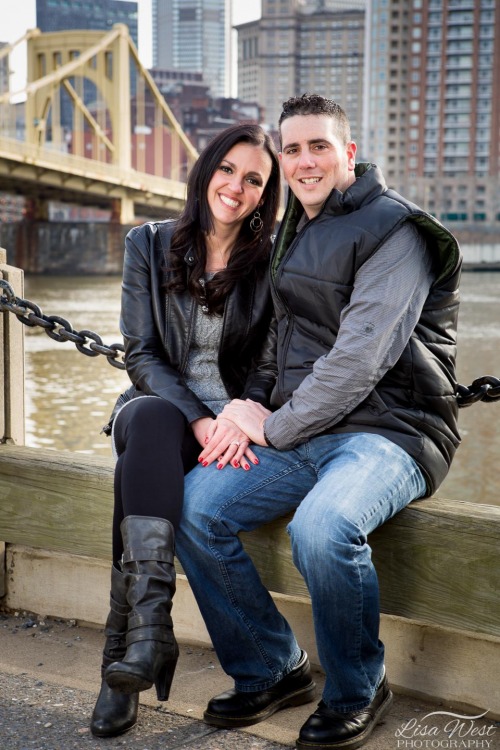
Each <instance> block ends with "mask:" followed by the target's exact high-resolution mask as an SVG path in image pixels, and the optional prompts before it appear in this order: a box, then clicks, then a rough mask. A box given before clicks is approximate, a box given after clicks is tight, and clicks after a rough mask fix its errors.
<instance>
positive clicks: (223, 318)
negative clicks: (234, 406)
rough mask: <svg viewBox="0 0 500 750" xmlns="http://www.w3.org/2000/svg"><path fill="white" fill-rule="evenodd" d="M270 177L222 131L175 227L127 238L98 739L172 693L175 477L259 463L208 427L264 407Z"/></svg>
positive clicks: (198, 169) (268, 146)
mask: <svg viewBox="0 0 500 750" xmlns="http://www.w3.org/2000/svg"><path fill="white" fill-rule="evenodd" d="M279 179H280V178H279V163H278V157H277V154H276V150H275V148H274V145H273V143H272V140H271V139H270V137H269V136H268V135H267V134H266V133H265V132H264V131H263V130H262V129H261V128H260V127H259V126H258V125H236V126H233V127H231V128H228V129H227V130H225V131H223V132H222V133H220V134H219V135H217V136H216V137H215V138H214V140H213V141H212V142H211V143H210V144H209V146H208V147H207V148H206V149H205V150H204V151H203V153H202V154H201V156H200V157H199V159H198V161H197V162H196V164H195V166H194V167H193V169H192V171H191V174H190V176H189V179H188V186H187V200H186V206H185V209H184V211H183V213H182V215H181V217H180V218H179V219H178V220H176V221H165V222H158V223H148V224H145V225H143V226H140V227H137V228H135V229H133V230H132V231H131V232H130V233H129V234H128V236H127V238H126V243H125V259H124V271H123V285H122V309H121V324H120V327H121V331H122V333H123V337H124V341H125V361H126V366H127V371H128V374H129V376H130V379H131V381H132V383H133V386H132V387H131V388H130V389H129V391H127V394H126V395H125V398H124V397H122V398H121V399H119V402H120V403H119V407H118V409H115V413H114V415H113V416H114V419H113V433H112V437H113V444H114V451H115V454H116V455H117V464H116V470H115V507H114V517H113V565H112V569H111V608H110V613H109V615H108V619H107V621H106V627H105V635H106V642H105V646H104V653H103V662H102V678H103V679H102V684H101V691H100V693H99V697H98V699H97V703H96V706H95V708H94V712H93V715H92V721H91V730H92V733H93V734H94V735H97V736H99V737H108V736H113V735H117V734H121V733H122V732H124V731H126V730H127V729H130V727H132V726H133V725H134V724H135V722H136V720H137V707H138V702H139V700H138V699H139V695H138V694H139V692H140V691H141V690H146V689H148V688H150V687H151V686H152V685H153V684H155V686H156V691H157V696H158V700H167V698H168V695H169V691H170V685H171V683H172V678H173V674H174V670H175V665H176V661H177V656H178V647H177V643H176V641H175V638H174V635H173V626H172V619H171V616H170V611H171V607H172V597H173V595H174V592H175V570H174V565H173V560H174V537H175V529H176V527H177V525H178V523H179V519H180V514H181V510H182V502H183V491H184V474H185V473H186V472H187V471H189V470H190V469H191V468H192V467H193V466H195V465H196V462H197V460H198V456H199V454H200V452H201V450H202V449H203V448H205V447H207V446H211V447H215V446H216V447H217V455H218V456H219V458H218V464H217V465H218V467H219V468H221V469H222V468H223V467H224V466H225V465H226V464H227V463H228V462H231V465H232V466H233V467H234V468H239V467H242V468H243V469H244V470H248V469H249V468H250V462H252V463H254V464H256V463H258V461H257V458H256V457H255V455H254V453H253V452H252V450H251V449H250V448H249V441H248V438H247V437H246V435H245V434H244V433H243V432H242V431H241V430H239V429H238V428H237V427H236V425H235V424H234V423H233V422H230V421H228V420H221V419H218V420H216V419H215V417H216V415H217V414H218V413H219V412H220V411H221V410H222V408H223V407H224V405H225V404H226V403H228V401H230V400H231V399H232V398H251V399H253V400H254V401H259V402H261V403H263V404H266V403H267V398H268V395H269V393H270V391H271V389H272V386H273V383H274V380H275V377H276V369H275V359H274V345H273V344H274V340H273V336H272V333H271V332H270V331H269V326H270V320H271V315H272V302H271V298H270V291H269V285H268V274H267V268H268V259H269V252H270V245H271V235H272V232H273V229H274V224H275V221H276V214H277V209H278V203H279Z"/></svg>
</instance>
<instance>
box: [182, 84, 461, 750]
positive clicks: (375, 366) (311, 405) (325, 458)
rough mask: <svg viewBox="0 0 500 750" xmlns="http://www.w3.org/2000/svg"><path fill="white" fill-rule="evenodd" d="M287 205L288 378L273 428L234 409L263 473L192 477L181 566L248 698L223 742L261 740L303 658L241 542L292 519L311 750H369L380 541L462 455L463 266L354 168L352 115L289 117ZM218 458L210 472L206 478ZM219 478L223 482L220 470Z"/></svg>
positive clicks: (282, 261)
mask: <svg viewBox="0 0 500 750" xmlns="http://www.w3.org/2000/svg"><path fill="white" fill-rule="evenodd" d="M280 136H281V145H282V148H281V155H280V156H281V165H282V169H283V173H284V176H285V178H286V180H287V182H288V185H289V187H290V191H291V194H290V196H289V201H288V205H287V209H286V212H285V216H284V219H283V222H282V224H281V227H280V230H279V233H278V236H277V239H276V242H275V247H274V251H273V258H272V262H271V277H272V286H273V293H274V303H275V308H276V317H277V357H278V373H279V374H278V379H277V383H276V386H275V389H274V392H273V395H272V407H273V410H274V411H273V412H272V413H271V412H270V411H268V410H267V409H265V408H264V407H262V406H261V405H259V404H255V403H253V402H247V401H233V402H232V403H231V404H229V405H228V406H227V407H226V408H225V410H224V412H223V414H222V416H224V417H226V418H229V419H232V420H233V421H234V422H236V423H237V424H238V426H239V427H240V428H241V429H242V430H243V431H244V432H245V433H246V434H247V435H248V437H249V439H250V440H251V441H252V442H253V443H255V444H256V445H257V446H259V445H260V446H266V445H267V446H268V447H266V448H262V449H260V448H256V453H257V455H258V459H259V465H258V466H256V467H255V468H253V469H252V470H251V471H231V472H228V471H227V470H226V471H217V470H216V468H215V466H214V465H211V466H209V467H208V468H203V467H202V466H199V467H197V468H196V469H194V471H193V472H191V474H190V475H189V476H188V477H187V480H186V499H185V510H184V521H183V523H182V524H181V529H180V532H179V535H178V537H177V552H178V555H179V557H180V560H181V562H182V565H183V567H184V569H185V571H186V573H187V576H188V578H189V580H190V583H191V586H192V588H193V591H194V593H195V596H196V598H197V601H198V604H199V606H200V609H201V612H202V614H203V616H204V619H205V621H206V624H207V627H208V630H209V632H210V635H211V638H212V640H213V643H214V646H215V649H216V651H217V654H218V656H219V659H220V661H221V664H222V667H223V668H224V670H225V671H226V672H227V673H228V674H229V675H231V676H232V677H233V679H234V682H235V688H234V689H233V690H230V691H228V692H227V693H224V694H223V695H221V696H217V697H216V698H213V699H212V700H211V701H210V702H209V704H208V707H207V710H206V712H205V720H206V721H207V722H208V723H209V724H214V725H215V726H221V727H238V726H250V725H252V724H254V723H256V722H258V721H262V720H263V719H265V718H267V717H268V716H270V715H271V714H272V713H274V712H275V711H277V710H279V709H281V708H284V707H286V706H293V705H299V704H300V703H305V702H308V701H310V700H311V699H312V691H313V683H312V681H311V676H310V671H309V664H308V661H307V656H306V654H305V653H304V652H301V650H300V648H299V646H298V645H297V642H296V640H295V638H294V635H293V633H292V631H291V629H290V627H289V625H288V623H287V622H286V620H285V619H284V618H283V617H282V616H281V615H280V614H279V612H278V611H277V609H276V607H275V605H274V603H273V601H272V599H271V597H270V596H269V593H268V592H267V590H266V589H265V588H264V587H263V585H262V583H261V581H260V579H259V577H258V575H257V573H256V570H255V568H254V566H253V563H252V561H251V560H250V558H249V557H248V555H247V554H246V553H245V552H244V550H243V548H242V545H241V543H240V541H239V539H238V536H237V535H238V533H239V532H240V531H241V530H246V531H248V530H251V529H254V528H256V527H258V526H260V525H262V524H264V523H266V522H269V521H271V520H273V519H275V518H277V517H280V516H283V515H284V514H286V513H289V512H290V511H295V513H294V516H293V520H292V521H291V523H290V524H289V526H288V531H289V534H290V539H291V544H292V551H293V560H294V563H295V565H296V566H297V568H298V569H299V571H300V572H301V574H302V575H303V577H304V579H305V581H306V584H307V586H308V590H309V592H310V596H311V602H312V611H313V617H314V626H315V635H316V642H317V647H318V654H319V658H320V661H321V665H322V667H323V669H324V671H325V675H326V682H325V688H324V691H323V696H322V700H321V702H320V703H319V705H318V707H317V710H316V711H315V712H314V713H313V714H312V716H310V718H309V719H308V720H307V721H306V723H305V724H304V726H303V727H302V728H301V729H300V733H299V738H298V740H297V747H298V748H302V749H303V750H306V749H307V750H327V748H328V750H331V749H332V748H344V747H348V748H354V747H359V746H360V745H362V744H363V743H364V742H365V741H366V740H367V738H368V737H369V735H370V734H371V732H372V730H373V728H374V727H375V725H376V724H377V723H378V722H379V721H380V720H381V719H382V717H383V716H384V715H385V713H386V712H387V711H388V709H389V706H390V704H391V701H392V694H391V692H390V690H389V687H388V683H387V678H386V675H385V668H384V647H383V644H382V643H381V642H380V640H379V598H378V584H377V576H376V572H375V570H374V567H373V564H372V562H371V551H370V547H369V545H368V543H367V536H368V534H370V533H371V532H372V531H373V530H374V529H375V528H377V527H378V526H380V525H381V524H383V523H384V522H385V521H387V520H388V519H389V518H391V517H392V516H393V515H394V514H395V513H397V512H398V511H399V510H401V509H402V508H404V507H405V506H406V505H407V504H408V503H410V502H411V501H412V500H414V499H416V498H419V497H424V496H426V495H430V494H431V493H433V492H434V491H435V490H436V488H437V487H438V485H439V484H440V482H441V481H442V480H443V478H444V477H445V475H446V473H447V471H448V469H449V466H450V463H451V460H452V457H453V455H454V453H455V450H456V448H457V446H458V443H459V435H458V430H457V412H458V409H457V403H456V397H455V386H456V380H455V333H456V320H457V310H458V282H459V274H460V264H461V260H460V252H459V249H458V246H457V243H456V241H455V240H454V238H453V237H452V235H451V234H450V233H449V232H448V231H447V230H446V229H445V228H444V227H442V226H441V224H439V222H437V221H436V220H435V219H433V218H432V217H431V216H429V215H428V214H426V213H425V212H424V211H422V210H420V209H419V208H418V207H417V206H415V205H414V204H411V203H410V202H408V201H407V200H405V199H404V198H403V197H401V196H400V195H398V194H397V193H395V192H394V191H392V190H388V189H387V186H386V184H385V182H384V179H383V176H382V174H381V172H380V170H379V169H378V168H377V167H376V166H375V165H373V164H358V165H356V164H355V155H356V145H355V143H354V142H353V141H352V140H351V136H350V129H349V123H348V120H347V117H346V115H345V113H344V112H343V110H342V109H341V108H340V107H339V106H338V105H337V104H336V103H335V102H333V101H330V100H327V99H324V98H322V97H320V96H316V95H310V96H309V95H304V96H303V97H299V98H294V99H291V100H289V101H287V102H285V104H284V109H283V113H282V115H281V119H280ZM218 455H219V454H218V451H217V445H216V444H214V443H213V442H212V443H209V444H208V446H207V448H206V449H205V451H204V452H203V453H202V455H201V457H200V458H201V460H202V461H205V463H211V462H212V461H213V460H214V459H215V458H217V456H218ZM219 465H220V464H219Z"/></svg>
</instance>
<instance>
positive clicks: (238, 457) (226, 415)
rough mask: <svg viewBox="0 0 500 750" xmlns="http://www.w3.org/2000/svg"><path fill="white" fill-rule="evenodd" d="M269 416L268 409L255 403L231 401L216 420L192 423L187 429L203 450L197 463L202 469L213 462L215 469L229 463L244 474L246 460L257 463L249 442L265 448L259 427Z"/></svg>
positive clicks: (261, 429) (208, 418)
mask: <svg viewBox="0 0 500 750" xmlns="http://www.w3.org/2000/svg"><path fill="white" fill-rule="evenodd" d="M270 414H271V412H270V411H269V409H266V408H265V407H264V406H262V404H259V403H257V402H256V401H251V400H250V399H247V400H245V401H242V400H241V399H233V401H231V402H230V403H229V404H227V405H226V406H225V407H224V409H223V410H222V412H221V413H220V414H219V416H218V417H217V418H216V419H211V418H210V417H206V418H202V419H197V420H195V421H194V422H192V423H191V427H192V429H193V432H194V435H195V437H196V439H197V441H198V442H199V444H200V445H201V446H202V447H203V450H202V452H201V453H200V455H199V457H198V461H199V462H200V463H201V464H202V465H203V466H208V465H209V464H211V463H213V462H214V461H217V468H218V469H223V468H224V466H226V464H228V463H230V464H231V466H233V467H234V468H235V469H237V468H239V467H240V466H241V467H242V468H243V469H245V471H248V470H249V469H250V464H249V461H250V462H251V463H253V464H255V465H256V464H258V463H259V459H258V458H257V456H256V455H255V453H254V452H253V451H252V449H251V448H250V447H249V446H250V444H251V443H254V444H256V445H266V441H265V438H264V428H263V424H264V421H265V419H266V417H268V416H269V415H270Z"/></svg>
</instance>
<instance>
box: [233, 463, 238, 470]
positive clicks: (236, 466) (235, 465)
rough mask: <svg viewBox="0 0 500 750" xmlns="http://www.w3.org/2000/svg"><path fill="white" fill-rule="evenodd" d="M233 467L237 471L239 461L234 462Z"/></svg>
mask: <svg viewBox="0 0 500 750" xmlns="http://www.w3.org/2000/svg"><path fill="white" fill-rule="evenodd" d="M233 466H234V468H235V469H237V468H238V466H239V463H238V461H233Z"/></svg>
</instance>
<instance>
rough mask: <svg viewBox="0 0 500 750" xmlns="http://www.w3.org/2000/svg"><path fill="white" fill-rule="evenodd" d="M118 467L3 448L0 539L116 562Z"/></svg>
mask: <svg viewBox="0 0 500 750" xmlns="http://www.w3.org/2000/svg"><path fill="white" fill-rule="evenodd" d="M112 509H113V462H112V460H111V459H109V460H108V459H105V458H98V457H96V456H92V457H89V456H82V455H80V454H76V453H59V452H56V451H49V450H45V451H44V450H41V449H38V448H17V447H14V446H9V445H3V446H0V538H1V539H3V540H4V541H6V542H12V543H15V544H24V545H28V546H32V547H40V548H42V549H49V550H50V549H52V550H57V551H59V552H72V553H74V554H77V555H88V556H90V557H98V558H104V559H111V521H112Z"/></svg>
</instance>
